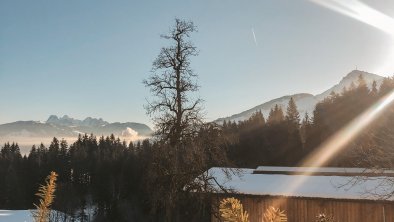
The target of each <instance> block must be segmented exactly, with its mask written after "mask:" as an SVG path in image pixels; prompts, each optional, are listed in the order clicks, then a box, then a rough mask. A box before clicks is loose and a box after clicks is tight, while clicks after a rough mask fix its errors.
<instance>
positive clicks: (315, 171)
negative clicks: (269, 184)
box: [253, 166, 394, 177]
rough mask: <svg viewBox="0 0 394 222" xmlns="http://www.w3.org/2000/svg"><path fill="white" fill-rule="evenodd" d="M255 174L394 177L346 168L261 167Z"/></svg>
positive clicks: (390, 173)
mask: <svg viewBox="0 0 394 222" xmlns="http://www.w3.org/2000/svg"><path fill="white" fill-rule="evenodd" d="M253 172H254V173H262V174H300V175H303V174H307V175H310V174H312V175H321V176H323V175H326V176H327V175H332V176H370V177H373V176H390V177H391V176H394V170H389V169H367V168H344V167H280V166H259V167H257V168H256V169H255V170H254V171H253Z"/></svg>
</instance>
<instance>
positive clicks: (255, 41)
mask: <svg viewBox="0 0 394 222" xmlns="http://www.w3.org/2000/svg"><path fill="white" fill-rule="evenodd" d="M252 34H253V39H254V44H256V46H257V39H256V34H254V28H252Z"/></svg>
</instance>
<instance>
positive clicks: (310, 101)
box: [214, 70, 384, 123]
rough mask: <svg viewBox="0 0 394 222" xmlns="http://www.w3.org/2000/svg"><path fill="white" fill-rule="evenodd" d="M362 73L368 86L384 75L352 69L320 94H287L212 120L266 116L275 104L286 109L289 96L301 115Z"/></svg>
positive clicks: (377, 81)
mask: <svg viewBox="0 0 394 222" xmlns="http://www.w3.org/2000/svg"><path fill="white" fill-rule="evenodd" d="M360 75H362V77H363V78H364V80H365V81H366V83H367V84H368V86H369V87H370V86H371V85H372V83H373V81H376V83H377V85H378V86H379V85H380V84H381V82H382V81H383V79H384V77H382V76H379V75H376V74H373V73H368V72H364V71H360V70H353V71H351V72H350V73H349V74H347V75H346V76H345V77H343V78H342V80H341V81H340V82H339V83H338V84H336V85H335V86H333V87H331V88H329V89H327V90H326V91H324V92H323V93H321V94H318V95H312V94H308V93H299V94H294V95H287V96H283V97H280V98H277V99H273V100H270V101H268V102H265V103H263V104H260V105H258V106H255V107H253V108H251V109H248V110H246V111H244V112H241V113H238V114H234V115H232V116H229V117H224V118H219V119H217V120H215V121H214V122H216V123H222V122H223V121H224V120H225V121H235V122H238V121H242V120H246V119H248V118H249V117H250V116H251V115H252V114H253V113H254V112H256V111H259V110H261V112H262V113H263V115H264V117H268V114H269V111H270V110H271V108H273V107H274V106H275V105H276V104H278V105H279V106H281V107H282V109H284V110H286V107H287V104H288V102H289V100H290V98H291V97H293V99H294V101H295V103H296V105H297V107H298V111H299V112H300V114H301V115H304V114H305V112H308V113H309V114H312V113H313V110H314V109H315V106H316V104H317V103H318V102H319V101H322V100H323V99H324V98H326V97H327V96H329V95H330V93H331V92H335V93H341V91H342V90H343V89H344V88H345V87H346V88H349V86H350V85H351V84H352V82H353V83H354V84H357V80H358V78H359V76H360Z"/></svg>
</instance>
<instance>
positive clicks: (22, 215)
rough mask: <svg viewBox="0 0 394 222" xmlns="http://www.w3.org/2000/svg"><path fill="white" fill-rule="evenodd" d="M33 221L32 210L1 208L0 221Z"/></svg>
mask: <svg viewBox="0 0 394 222" xmlns="http://www.w3.org/2000/svg"><path fill="white" fill-rule="evenodd" d="M3 221H4V222H32V221H33V218H32V216H31V213H30V210H0V222H3Z"/></svg>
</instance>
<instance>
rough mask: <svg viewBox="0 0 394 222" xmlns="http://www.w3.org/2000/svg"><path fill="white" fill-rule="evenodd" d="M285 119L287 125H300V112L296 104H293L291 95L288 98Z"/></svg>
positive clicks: (296, 126)
mask: <svg viewBox="0 0 394 222" xmlns="http://www.w3.org/2000/svg"><path fill="white" fill-rule="evenodd" d="M286 121H287V122H288V124H289V125H291V126H294V127H295V128H298V127H299V125H300V114H299V112H298V110H297V105H296V104H295V102H294V99H293V97H291V98H290V100H289V103H288V105H287V111H286Z"/></svg>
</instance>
